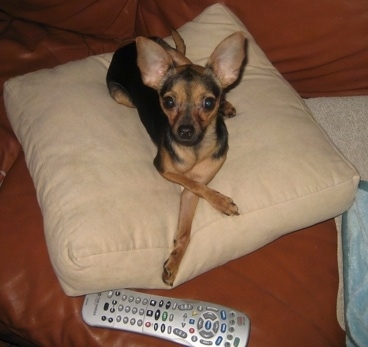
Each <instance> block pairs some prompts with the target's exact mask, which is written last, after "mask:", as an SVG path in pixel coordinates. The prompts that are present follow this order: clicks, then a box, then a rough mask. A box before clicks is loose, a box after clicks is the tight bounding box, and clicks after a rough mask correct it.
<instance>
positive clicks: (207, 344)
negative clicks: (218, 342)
mask: <svg viewBox="0 0 368 347" xmlns="http://www.w3.org/2000/svg"><path fill="white" fill-rule="evenodd" d="M199 342H200V343H201V344H202V345H203V346H212V341H207V340H199Z"/></svg>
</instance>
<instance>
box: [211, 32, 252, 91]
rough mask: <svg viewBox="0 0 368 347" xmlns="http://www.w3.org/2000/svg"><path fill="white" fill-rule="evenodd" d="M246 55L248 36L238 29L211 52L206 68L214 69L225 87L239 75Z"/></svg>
mask: <svg viewBox="0 0 368 347" xmlns="http://www.w3.org/2000/svg"><path fill="white" fill-rule="evenodd" d="M245 57H246V38H245V36H244V34H243V33H242V32H241V31H238V32H236V33H234V34H232V35H230V36H228V37H227V38H226V39H224V40H223V41H222V42H221V43H220V44H219V45H218V46H217V47H216V48H215V50H214V51H213V53H212V54H211V56H210V58H209V60H208V62H207V65H206V68H209V69H210V70H212V71H213V73H214V74H215V76H216V77H217V78H218V80H219V81H220V83H221V84H222V87H223V88H226V87H228V86H229V85H231V84H232V83H234V82H235V81H236V80H237V78H238V77H239V74H240V71H241V69H242V67H243V63H244V60H245Z"/></svg>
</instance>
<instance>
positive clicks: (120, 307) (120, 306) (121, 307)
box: [118, 304, 124, 312]
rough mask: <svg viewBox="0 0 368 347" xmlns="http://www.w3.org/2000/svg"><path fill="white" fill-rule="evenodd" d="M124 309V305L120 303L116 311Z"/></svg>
mask: <svg viewBox="0 0 368 347" xmlns="http://www.w3.org/2000/svg"><path fill="white" fill-rule="evenodd" d="M123 310H124V305H122V304H120V305H119V306H118V311H120V312H121V311H123Z"/></svg>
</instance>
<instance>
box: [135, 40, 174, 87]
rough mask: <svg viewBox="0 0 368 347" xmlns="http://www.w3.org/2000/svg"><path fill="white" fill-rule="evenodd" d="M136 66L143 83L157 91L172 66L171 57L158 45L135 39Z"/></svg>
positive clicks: (149, 41) (150, 41)
mask: <svg viewBox="0 0 368 347" xmlns="http://www.w3.org/2000/svg"><path fill="white" fill-rule="evenodd" d="M136 44H137V53H138V59H137V64H138V67H139V70H140V71H141V76H142V81H143V83H144V84H145V85H146V86H148V87H151V88H153V89H156V90H157V89H159V87H160V85H161V82H162V81H163V79H164V78H166V76H167V73H168V71H169V69H170V68H172V67H173V66H174V61H173V59H172V57H171V56H170V55H169V54H168V53H167V52H166V50H165V49H164V48H162V47H161V46H160V45H159V44H158V43H156V42H154V41H152V40H150V39H147V38H145V37H141V36H140V37H137V38H136Z"/></svg>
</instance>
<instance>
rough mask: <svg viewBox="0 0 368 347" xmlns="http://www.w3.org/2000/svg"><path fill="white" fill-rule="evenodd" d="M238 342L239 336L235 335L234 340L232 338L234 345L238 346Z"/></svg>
mask: <svg viewBox="0 0 368 347" xmlns="http://www.w3.org/2000/svg"><path fill="white" fill-rule="evenodd" d="M239 344H240V339H239V337H236V338H235V340H234V347H238V346H239Z"/></svg>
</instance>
